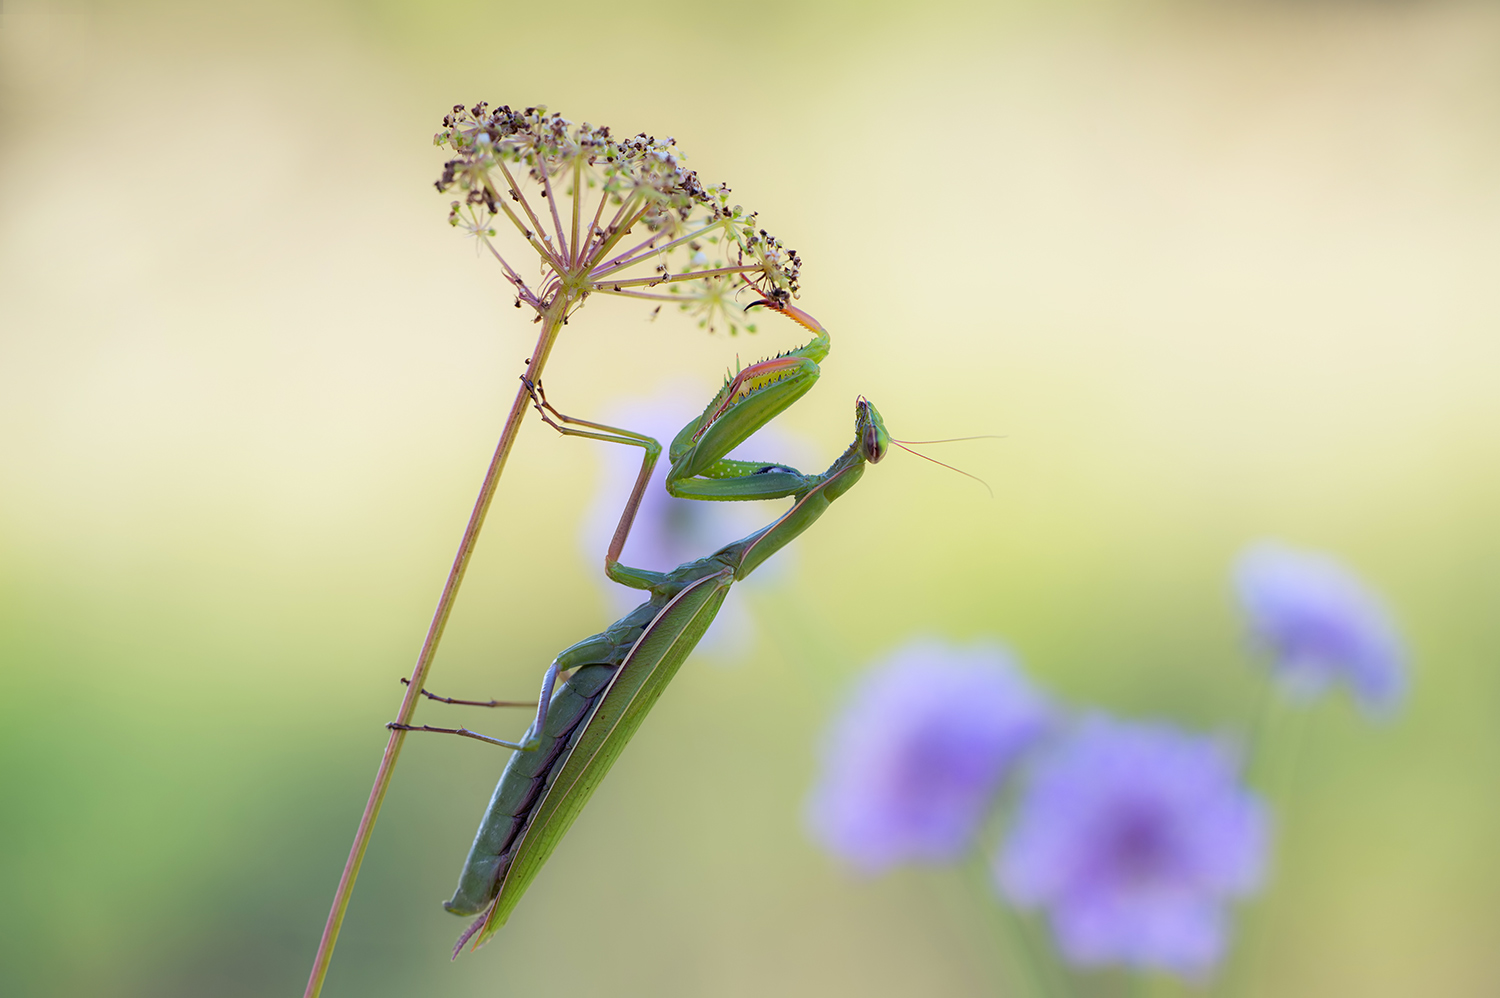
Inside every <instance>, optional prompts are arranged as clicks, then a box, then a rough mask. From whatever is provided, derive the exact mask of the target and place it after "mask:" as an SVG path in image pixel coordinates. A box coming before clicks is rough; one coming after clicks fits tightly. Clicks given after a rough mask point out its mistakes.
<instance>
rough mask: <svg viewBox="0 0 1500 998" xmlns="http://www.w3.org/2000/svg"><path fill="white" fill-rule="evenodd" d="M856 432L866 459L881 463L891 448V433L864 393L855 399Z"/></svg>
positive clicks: (873, 462)
mask: <svg viewBox="0 0 1500 998" xmlns="http://www.w3.org/2000/svg"><path fill="white" fill-rule="evenodd" d="M854 432H855V435H856V436H857V437H858V438H859V442H860V451H861V452H862V453H863V454H864V456H865V460H866V461H869V462H870V463H871V464H879V463H880V459H881V458H883V457H885V452H886V451H887V450H889V449H890V446H891V435H890V434H889V433H887V432H886V429H885V420H883V419H881V418H880V413H879V412H878V411H877V410H876V409H875V407H874V406H873V405H871V404H870V401H869V400H868V399H866V398H865V397H864V396H863V395H861V396H860V397H859V398H857V399H855V400H854Z"/></svg>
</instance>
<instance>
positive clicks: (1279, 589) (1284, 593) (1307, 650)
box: [1234, 542, 1406, 715]
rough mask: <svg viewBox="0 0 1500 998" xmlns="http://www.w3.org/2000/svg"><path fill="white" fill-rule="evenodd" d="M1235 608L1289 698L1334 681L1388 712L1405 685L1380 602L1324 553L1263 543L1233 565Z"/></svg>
mask: <svg viewBox="0 0 1500 998" xmlns="http://www.w3.org/2000/svg"><path fill="white" fill-rule="evenodd" d="M1234 577H1235V586H1236V588H1237V589H1238V591H1239V597H1240V605H1241V606H1242V607H1243V608H1244V610H1245V614H1246V616H1247V617H1248V618H1249V622H1250V630H1251V634H1252V635H1253V637H1254V640H1255V641H1256V643H1257V644H1258V645H1261V646H1262V647H1264V648H1265V649H1267V650H1268V651H1269V652H1270V653H1271V654H1272V655H1274V656H1275V663H1274V667H1275V669H1276V671H1277V673H1278V674H1279V675H1280V677H1281V679H1282V680H1283V682H1284V684H1285V685H1286V686H1287V687H1288V688H1289V689H1290V690H1291V691H1292V692H1293V693H1294V694H1296V695H1300V696H1303V697H1311V696H1314V695H1316V694H1318V693H1320V692H1322V690H1323V689H1324V687H1326V686H1327V685H1328V684H1329V683H1330V682H1334V681H1336V680H1342V681H1344V682H1346V683H1348V684H1349V686H1350V688H1351V689H1353V691H1354V695H1355V698H1356V699H1357V700H1358V701H1359V703H1360V705H1361V706H1362V707H1363V708H1364V709H1365V711H1366V712H1367V713H1369V714H1372V715H1381V714H1388V713H1390V712H1391V711H1392V710H1394V708H1395V707H1396V706H1397V705H1398V704H1399V703H1400V701H1401V698H1402V695H1403V694H1404V693H1405V690H1406V667H1405V653H1404V651H1403V650H1402V647H1401V641H1400V638H1399V637H1397V635H1396V630H1395V628H1394V627H1393V626H1392V624H1391V620H1390V615H1389V614H1388V613H1387V612H1386V609H1385V607H1384V606H1382V605H1381V603H1380V601H1379V600H1378V599H1377V598H1376V597H1375V596H1374V594H1372V593H1371V592H1370V591H1369V590H1368V589H1366V588H1365V587H1364V586H1363V585H1362V584H1361V583H1360V581H1359V579H1358V578H1356V577H1355V576H1354V574H1353V573H1352V572H1350V571H1349V570H1348V569H1347V568H1345V567H1344V566H1343V565H1341V564H1339V563H1338V562H1337V561H1335V560H1334V559H1333V558H1330V557H1329V556H1327V555H1323V554H1317V553H1314V552H1311V551H1299V550H1296V549H1295V548H1289V547H1285V546H1283V545H1280V544H1274V543H1267V542H1263V543H1260V544H1256V545H1254V546H1252V547H1250V548H1249V549H1247V550H1246V551H1245V552H1244V553H1243V554H1241V555H1240V557H1239V560H1238V562H1237V563H1236V565H1235V570H1234Z"/></svg>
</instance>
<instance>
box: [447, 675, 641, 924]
mask: <svg viewBox="0 0 1500 998" xmlns="http://www.w3.org/2000/svg"><path fill="white" fill-rule="evenodd" d="M615 668H616V667H615V666H613V665H586V666H584V667H583V668H581V669H579V670H578V671H577V672H575V673H573V675H572V676H570V677H569V678H568V679H567V680H566V681H565V682H564V683H562V685H561V686H559V687H558V689H557V692H556V693H555V694H553V696H552V700H551V702H550V706H549V707H548V709H547V721H546V724H545V725H544V726H543V729H542V732H541V736H540V737H541V744H540V745H538V746H537V748H536V750H535V751H532V752H516V753H514V754H513V755H511V757H510V762H509V763H508V764H507V765H506V767H505V772H504V774H503V775H502V776H501V777H500V782H499V784H498V785H497V786H496V787H495V794H494V796H493V797H491V798H490V806H489V807H488V808H487V809H486V810H485V813H484V818H483V819H482V820H481V821H480V823H479V831H478V833H476V834H475V836H474V845H473V846H471V847H470V849H469V858H468V860H467V862H465V863H464V868H463V872H462V873H460V874H459V877H458V889H457V890H456V891H455V892H454V894H453V899H452V900H450V901H445V902H443V907H444V908H446V909H448V910H449V911H451V912H453V913H454V914H455V915H477V914H479V913H480V912H481V911H483V910H484V909H485V908H487V907H488V906H489V903H490V902H491V901H492V900H494V897H495V887H496V885H497V884H498V883H499V882H500V878H501V877H503V876H504V875H505V872H506V868H507V867H508V866H509V865H510V858H511V851H512V848H513V847H514V845H515V843H516V840H517V839H518V838H519V837H520V835H521V832H523V831H524V830H525V828H526V825H527V822H528V821H530V819H531V815H532V812H533V811H535V809H536V806H537V804H539V803H540V802H541V800H542V798H543V797H544V796H545V794H546V790H547V788H548V786H549V785H550V784H551V782H552V780H554V779H555V778H556V776H557V771H558V769H559V768H560V767H561V764H562V763H563V762H564V761H565V760H566V759H567V757H568V753H569V752H570V751H571V750H572V747H573V742H574V740H575V739H576V737H577V735H578V733H579V731H580V730H581V729H582V727H583V722H584V720H585V719H587V718H588V716H589V715H590V714H591V713H592V712H593V710H594V706H595V704H597V703H598V701H599V698H600V697H601V696H602V695H603V694H604V690H605V689H606V688H607V687H608V686H609V680H610V677H611V676H613V675H614V674H615Z"/></svg>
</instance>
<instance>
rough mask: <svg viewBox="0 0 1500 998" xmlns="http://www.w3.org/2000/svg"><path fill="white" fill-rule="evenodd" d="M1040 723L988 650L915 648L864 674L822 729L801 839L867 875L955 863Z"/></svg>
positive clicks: (1020, 686) (918, 644)
mask: <svg viewBox="0 0 1500 998" xmlns="http://www.w3.org/2000/svg"><path fill="white" fill-rule="evenodd" d="M1049 717H1050V711H1049V709H1048V707H1047V705H1046V703H1045V702H1044V700H1043V699H1042V697H1041V696H1040V695H1039V694H1037V693H1036V692H1035V691H1034V690H1033V689H1032V688H1031V686H1030V684H1029V683H1027V682H1026V680H1025V679H1024V678H1023V677H1022V676H1021V675H1020V673H1019V672H1018V671H1017V670H1016V669H1015V667H1014V666H1013V664H1012V662H1011V658H1010V656H1009V655H1008V654H1007V653H1006V652H1004V651H1003V650H1001V649H1000V648H999V647H997V646H994V645H976V646H974V647H971V648H967V649H955V648H952V647H949V646H947V645H944V644H941V643H940V642H937V641H932V640H925V641H914V642H912V643H911V644H909V645H907V646H906V647H904V648H902V649H900V650H899V651H897V652H896V653H895V654H893V655H892V656H891V657H890V658H889V659H887V660H886V662H885V663H884V664H882V665H880V666H877V667H876V668H875V669H873V670H871V671H870V672H869V673H868V674H867V675H866V676H865V677H864V678H863V680H862V681H861V683H860V685H859V688H858V689H857V690H856V691H855V693H854V696H853V698H852V700H851V702H850V704H849V706H848V708H847V709H846V710H845V711H844V713H843V715H842V716H841V717H839V718H838V720H837V721H836V722H835V724H834V726H833V728H832V729H831V731H830V732H829V735H828V738H827V742H826V744H825V747H824V751H823V767H822V773H821V776H820V778H819V781H818V784H817V786H816V787H815V788H814V790H813V792H812V795H811V797H810V799H809V801H808V809H807V815H808V823H809V826H810V828H811V831H812V834H813V836H814V837H815V838H816V839H817V840H818V841H819V842H821V843H822V844H823V845H824V846H825V847H826V848H828V849H829V850H830V851H831V852H833V853H835V854H837V855H839V856H841V857H843V858H844V859H846V860H848V861H849V862H850V863H852V864H854V865H855V866H857V867H859V868H861V869H862V870H864V871H865V872H868V873H876V872H880V871H882V870H884V869H887V868H889V867H891V866H894V865H896V864H898V863H903V862H945V861H951V860H954V859H957V858H959V857H960V856H961V855H962V854H963V853H964V851H965V850H967V849H968V848H969V846H970V844H971V842H972V840H973V837H974V834H975V832H977V831H978V829H979V825H980V823H981V822H982V821H983V820H984V816H985V812H986V810H987V809H988V808H989V806H990V804H991V802H992V801H993V799H994V797H995V794H996V792H997V791H998V789H999V786H1000V782H1001V779H1002V778H1003V777H1004V776H1005V774H1006V772H1007V771H1008V770H1009V768H1010V766H1011V764H1012V763H1013V762H1014V761H1015V759H1016V757H1017V756H1018V755H1019V754H1020V753H1021V752H1022V751H1023V750H1025V749H1026V748H1027V747H1029V746H1030V745H1031V744H1032V743H1033V742H1034V741H1035V740H1036V739H1037V737H1038V736H1039V735H1041V734H1042V733H1043V731H1044V730H1045V729H1046V727H1047V725H1048V722H1049Z"/></svg>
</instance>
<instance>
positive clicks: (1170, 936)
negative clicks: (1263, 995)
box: [995, 715, 1267, 978]
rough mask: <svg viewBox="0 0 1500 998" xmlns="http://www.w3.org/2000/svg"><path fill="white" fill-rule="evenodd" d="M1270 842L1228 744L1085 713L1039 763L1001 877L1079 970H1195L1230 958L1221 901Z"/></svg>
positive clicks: (1252, 879) (1252, 884) (1252, 877)
mask: <svg viewBox="0 0 1500 998" xmlns="http://www.w3.org/2000/svg"><path fill="white" fill-rule="evenodd" d="M1266 838H1267V832H1266V816H1265V811H1264V809H1263V807H1262V805H1261V803H1260V801H1259V800H1258V799H1257V798H1256V797H1255V796H1254V795H1253V794H1251V793H1249V792H1247V791H1245V790H1243V789H1241V787H1240V785H1239V780H1238V774H1237V762H1236V758H1235V754H1234V753H1232V752H1231V751H1229V750H1228V749H1227V747H1226V746H1225V745H1224V744H1223V743H1222V742H1220V741H1217V740H1215V739H1212V738H1206V737H1201V736H1194V735H1189V734H1184V733H1182V732H1179V731H1176V730H1174V729H1172V728H1170V727H1167V726H1164V725H1147V724H1127V723H1124V722H1120V721H1115V720H1111V719H1109V718H1105V717H1103V716H1100V715H1091V716H1088V717H1085V718H1084V719H1083V720H1081V721H1080V722H1079V724H1078V726H1077V728H1076V729H1075V730H1074V731H1073V732H1071V733H1070V735H1069V736H1068V737H1067V739H1066V740H1065V741H1064V742H1062V743H1061V744H1059V745H1058V746H1057V747H1056V749H1055V750H1054V751H1053V753H1052V754H1050V755H1047V756H1044V757H1042V758H1039V759H1038V760H1037V762H1036V764H1035V766H1034V768H1033V770H1032V772H1031V774H1030V777H1029V779H1028V781H1027V785H1026V787H1025V789H1024V791H1023V792H1022V796H1021V799H1020V801H1019V803H1018V805H1017V810H1016V816H1015V820H1014V823H1013V825H1012V827H1011V829H1010V834H1009V835H1008V836H1007V837H1006V840H1005V842H1004V844H1003V845H1002V847H1001V852H1000V854H999V856H998V857H997V859H996V863H995V877H996V880H997V882H998V883H999V885H1000V888H1001V890H1002V891H1003V892H1004V894H1005V895H1006V896H1007V897H1008V898H1010V900H1011V901H1013V902H1014V903H1015V904H1016V905H1017V906H1019V907H1022V908H1035V907H1040V908H1045V909H1047V910H1048V912H1049V913H1050V915H1051V922H1052V928H1053V931H1054V933H1055V934H1056V937H1057V943H1058V947H1059V949H1060V950H1061V951H1062V954H1063V956H1064V958H1065V959H1067V960H1068V962H1070V963H1072V964H1074V965H1077V966H1098V965H1102V964H1125V965H1127V966H1132V967H1137V968H1147V967H1150V968H1158V969H1161V970H1166V971H1170V972H1173V973H1176V974H1179V975H1181V976H1185V977H1190V978H1201V977H1204V976H1206V975H1207V974H1208V972H1209V971H1211V970H1212V969H1213V967H1214V965H1215V964H1217V963H1218V961H1219V959H1220V957H1221V956H1222V955H1223V953H1224V947H1225V935H1226V929H1227V926H1226V922H1227V912H1226V910H1225V908H1226V902H1227V901H1228V900H1229V899H1231V898H1234V897H1240V896H1243V895H1245V894H1248V893H1250V892H1251V891H1253V890H1255V889H1256V888H1257V887H1258V886H1259V883H1260V879H1261V872H1262V867H1263V865H1264V859H1265V851H1266Z"/></svg>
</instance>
